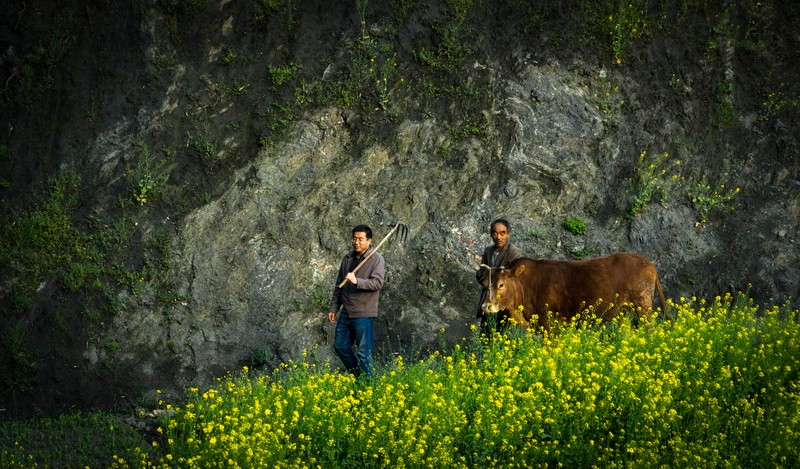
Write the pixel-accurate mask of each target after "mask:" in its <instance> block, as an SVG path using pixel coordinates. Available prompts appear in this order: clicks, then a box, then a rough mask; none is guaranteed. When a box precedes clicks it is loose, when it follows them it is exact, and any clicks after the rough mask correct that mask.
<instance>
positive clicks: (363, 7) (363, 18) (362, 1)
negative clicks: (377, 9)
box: [355, 0, 369, 40]
mask: <svg viewBox="0 0 800 469" xmlns="http://www.w3.org/2000/svg"><path fill="white" fill-rule="evenodd" d="M355 2H356V11H358V19H359V23H360V24H361V39H362V40H366V39H367V4H368V3H369V0H355Z"/></svg>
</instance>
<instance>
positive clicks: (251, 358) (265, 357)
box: [247, 348, 274, 367]
mask: <svg viewBox="0 0 800 469" xmlns="http://www.w3.org/2000/svg"><path fill="white" fill-rule="evenodd" d="M273 361H274V357H273V356H272V355H271V354H270V353H269V352H267V351H266V350H264V349H261V348H256V349H253V350H251V351H250V353H249V354H248V355H247V363H248V364H249V365H250V366H253V367H262V366H266V365H269V364H270V363H272V362H273Z"/></svg>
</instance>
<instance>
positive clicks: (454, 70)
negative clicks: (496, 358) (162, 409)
mask: <svg viewBox="0 0 800 469" xmlns="http://www.w3.org/2000/svg"><path fill="white" fill-rule="evenodd" d="M66 3H67V5H66V6H65V7H63V8H61V9H59V10H56V9H53V10H48V9H47V8H45V7H28V8H30V9H28V8H26V7H25V4H22V5H19V6H17V7H16V9H15V11H14V14H13V15H9V16H8V17H7V18H6V19H4V20H3V23H2V26H3V31H4V33H3V34H2V36H1V37H0V39H2V46H3V49H4V51H2V54H3V55H2V61H0V70H1V71H2V78H3V81H4V82H5V87H4V91H5V93H4V97H3V100H2V103H1V104H2V108H3V112H2V114H3V117H2V121H3V122H2V124H3V125H2V127H3V129H2V131H1V132H2V133H0V145H2V146H0V148H2V149H3V151H2V157H1V158H2V159H0V165H2V166H1V169H2V173H1V174H0V182H2V183H3V188H2V192H0V197H2V210H3V219H2V222H3V231H2V234H3V236H4V245H3V247H4V248H5V249H6V252H7V254H6V257H4V258H3V260H4V261H5V262H7V266H6V267H4V269H5V270H4V274H3V275H4V277H5V279H4V281H3V284H2V285H1V286H0V297H2V301H3V302H2V307H3V309H4V311H3V322H4V336H5V337H6V339H5V340H4V343H3V352H2V353H3V354H4V356H3V359H2V361H0V365H1V366H2V371H3V374H4V375H6V376H13V377H14V378H13V380H9V381H8V382H7V383H6V385H5V387H4V389H3V390H2V402H3V407H6V408H7V409H9V410H10V412H9V415H10V414H12V413H13V414H14V415H22V414H24V413H26V412H28V411H30V410H31V409H34V408H37V407H39V408H44V409H57V408H60V407H63V406H72V405H79V406H98V405H110V404H125V403H128V402H131V401H139V400H141V399H142V398H147V396H148V395H150V394H151V392H152V391H153V390H155V389H160V390H162V391H163V392H171V393H176V394H177V393H180V391H181V389H182V388H183V387H184V386H187V385H202V384H204V383H207V382H209V380H210V379H212V378H213V377H215V376H220V375H222V374H224V373H227V372H235V371H236V370H237V369H238V367H239V366H241V365H242V364H250V365H254V366H259V367H265V368H267V369H271V368H272V367H274V366H277V365H278V364H279V363H281V362H285V361H288V360H298V359H311V360H314V361H318V362H330V363H331V364H332V365H333V366H338V362H337V361H336V360H333V359H332V351H331V349H330V343H331V340H332V328H331V326H330V325H328V324H327V322H323V317H322V313H323V311H324V310H325V308H326V307H327V301H328V299H329V296H330V293H331V290H332V287H333V280H334V277H335V273H336V269H337V267H338V263H339V261H340V260H341V257H342V255H343V254H344V253H345V251H346V250H347V249H349V239H350V229H351V227H352V226H354V225H356V224H359V223H367V224H370V225H371V226H372V227H373V230H374V231H375V242H377V241H378V240H380V239H381V238H382V237H383V236H384V234H386V233H387V232H388V230H389V229H390V228H391V227H392V226H393V224H394V223H396V222H402V223H404V224H406V225H407V226H408V227H409V230H410V232H409V237H408V240H407V241H406V242H399V240H391V241H390V242H388V243H387V244H386V245H385V246H384V247H383V248H382V252H383V254H384V256H385V257H386V260H387V264H388V267H389V273H388V278H387V283H386V287H385V289H384V292H383V296H382V301H381V316H380V318H379V321H378V331H377V332H378V338H377V345H378V348H379V349H378V352H377V353H378V355H379V357H382V359H387V358H388V357H390V356H392V355H394V354H403V355H414V354H417V353H424V352H425V351H426V350H430V349H432V348H439V347H448V346H451V345H453V344H455V343H458V342H459V341H460V340H461V339H462V338H464V337H466V336H468V335H469V334H470V333H471V332H470V328H469V326H470V325H471V324H473V323H474V321H475V319H474V312H475V308H476V306H477V295H478V289H477V285H476V284H475V279H474V272H475V269H476V267H477V264H478V261H479V257H480V252H481V249H482V247H483V246H485V245H486V244H489V243H490V239H489V236H488V224H489V222H490V221H491V220H492V219H494V218H497V217H501V216H502V217H505V218H507V219H509V220H511V222H512V241H513V242H514V243H515V244H517V245H518V246H519V247H520V248H521V249H522V250H523V251H524V252H525V253H527V254H528V255H529V256H531V257H547V258H559V259H564V258H580V257H594V256H599V255H605V254H609V253H612V252H615V251H638V252H641V253H643V254H645V255H647V256H649V257H650V258H652V259H653V260H654V261H655V263H656V266H657V267H658V268H659V272H660V275H661V278H662V284H663V285H664V288H665V292H666V294H667V296H668V297H672V298H677V297H680V296H686V297H691V296H698V297H703V296H714V295H716V294H720V293H724V292H727V291H731V290H732V291H744V290H747V291H749V293H750V294H751V295H752V297H754V298H755V299H756V300H759V301H767V302H768V301H778V302H782V301H784V300H785V299H787V298H789V299H791V298H794V297H796V296H797V293H798V286H799V285H800V275H798V273H797V269H796V267H797V265H798V261H799V260H800V251H798V247H797V237H796V236H797V235H796V233H797V230H798V228H800V226H798V225H800V174H799V173H800V153H799V152H798V139H797V136H798V135H800V132H798V130H800V129H798V124H797V123H798V121H800V120H798V118H797V117H798V109H797V97H798V84H797V83H796V79H795V78H796V76H797V73H798V71H799V70H798V63H797V58H796V53H795V52H794V51H796V50H797V46H798V43H799V42H800V37H798V33H797V31H798V29H797V28H796V26H797V24H798V17H800V11H798V9H797V8H796V7H791V6H778V5H772V4H762V3H755V2H752V4H747V5H744V4H743V5H739V6H736V7H734V6H728V5H725V4H723V2H719V5H717V4H716V2H706V4H704V6H702V7H687V8H684V9H681V8H678V7H676V8H672V7H668V6H667V7H663V8H661V9H659V8H660V7H658V6H657V5H653V6H652V7H651V8H645V10H641V11H639V10H637V12H634V13H635V14H637V15H640V16H641V17H642V18H645V17H646V18H648V19H649V27H648V28H646V29H645V31H644V32H643V33H642V34H638V33H637V34H634V33H631V36H630V38H629V43H625V46H626V48H625V49H624V53H623V52H622V51H617V50H616V49H613V47H612V52H609V48H608V46H607V45H606V42H607V41H608V40H607V36H606V35H605V33H604V31H605V30H604V29H603V28H604V27H607V25H606V26H603V23H602V21H604V20H603V18H605V17H606V16H607V15H606V14H605V12H603V11H599V10H597V11H595V10H593V9H592V7H591V5H593V4H594V3H593V2H577V3H576V4H575V5H572V6H564V5H560V4H559V5H556V3H558V2H541V3H542V4H541V5H540V6H538V7H532V6H524V5H520V3H524V2H514V1H508V2H487V3H492V4H491V5H489V4H486V5H479V4H478V3H475V4H474V5H473V4H472V3H471V2H463V4H462V3H459V2H452V1H443V2H438V1H418V2H402V1H390V2H374V3H373V2H369V4H368V8H367V10H366V13H365V17H364V20H365V21H364V22H363V23H362V22H361V21H360V20H361V19H362V17H361V16H359V14H358V12H357V11H356V9H355V5H353V4H352V2H345V1H339V2H294V1H273V2H267V1H263V2H227V1H222V2H203V1H194V2H170V1H160V2H157V1H148V2H133V3H132V4H126V5H125V6H119V5H110V4H104V3H102V2H100V3H98V4H88V3H86V4H84V3H81V2H66ZM653 3H658V4H659V5H662V3H663V2H662V3H659V2H653ZM744 3H748V2H744ZM459 5H460V6H459ZM662 6H663V5H662ZM618 8H619V9H624V8H626V7H625V6H622V5H621V6H619V7H618ZM462 13H463V14H462ZM629 13H630V12H629ZM612 16H613V15H612ZM642 28H644V26H643V25H642ZM612 46H619V43H617V42H615V43H613V44H612ZM620 47H621V46H620ZM616 59H619V62H620V63H616V62H617V60H616ZM756 64H758V65H756ZM665 153H666V154H668V156H666V157H665V156H663V155H664V154H665ZM678 161H680V164H678V163H677V162H678ZM60 174H70V175H74V177H75V179H77V180H78V181H79V182H77V184H76V185H75V186H74V188H73V189H74V191H73V192H74V199H75V205H74V206H70V207H71V208H70V209H69V210H68V211H67V213H66V215H67V216H68V219H69V221H68V222H67V223H66V224H61V225H59V226H61V227H62V228H63V227H64V226H67V225H68V227H69V229H71V230H73V231H70V232H69V233H71V235H70V236H71V238H70V239H75V237H78V238H79V239H80V241H81V242H80V243H79V244H80V245H81V246H83V248H75V249H74V250H70V251H68V252H67V254H69V255H65V259H67V261H66V262H67V263H69V262H73V263H75V264H76V265H78V264H79V265H81V266H83V267H82V270H81V269H77V268H75V267H73V266H71V265H72V264H69V265H67V264H64V265H56V266H51V267H50V268H47V269H40V270H37V271H36V272H35V275H34V274H32V273H31V271H32V269H28V268H26V267H25V266H28V265H32V263H34V261H33V260H32V259H35V258H36V257H35V255H34V254H31V252H34V251H35V252H41V250H43V249H44V250H45V252H44V254H43V255H50V254H49V251H46V249H55V251H53V252H57V253H62V251H63V250H64V249H66V248H64V247H63V246H62V247H61V248H59V247H58V246H56V247H49V248H48V247H47V245H43V244H41V243H39V244H36V243H32V242H31V243H32V244H31V245H32V246H34V247H35V249H34V250H33V251H29V250H25V249H26V248H25V246H27V245H26V244H25V243H28V242H30V239H29V238H30V236H29V237H28V238H26V237H25V236H23V234H24V233H23V234H20V230H18V229H17V228H15V227H18V226H23V225H24V226H29V225H30V226H38V225H35V224H32V222H31V220H35V219H36V218H35V216H34V215H36V214H37V213H39V214H41V213H45V214H47V213H55V212H52V211H51V212H47V211H43V209H42V208H41V207H42V203H41V202H40V201H41V200H42V199H43V198H44V199H46V197H47V195H46V194H51V197H53V196H52V194H53V191H52V190H51V189H49V187H51V186H52V184H50V185H48V182H47V181H48V179H49V178H52V177H56V176H58V175H60ZM701 183H702V185H700V184H701ZM722 184H725V187H720V185H722ZM733 188H739V189H740V191H739V192H738V193H737V192H733V191H732V190H733ZM37 194H44V195H37ZM642 200H644V202H643V203H641V204H639V202H641V201H642ZM729 208H730V209H732V210H728V209H729ZM704 209H710V211H709V212H708V214H707V216H706V214H705V212H704V211H703V210H704ZM53 210H55V209H53ZM56 212H57V210H56ZM567 218H572V219H576V220H578V221H580V222H583V223H585V226H586V229H585V233H584V234H575V233H573V232H571V231H569V230H567V229H565V227H564V221H565V220H566V219H567ZM699 221H702V223H698V222H699ZM36 249H38V250H39V251H36ZM59 249H61V250H59ZM85 251H91V252H93V253H95V254H94V255H93V256H85V258H84V256H83V254H81V253H83V252H85ZM31 276H33V277H32V278H29V277H31ZM28 284H33V285H35V288H29V289H28V290H26V289H25V288H24V286H25V285H28ZM20 298H24V301H23V300H21V299H20ZM305 352H307V353H308V354H310V355H309V356H310V358H309V357H308V356H307V357H306V358H301V357H304V353H305Z"/></svg>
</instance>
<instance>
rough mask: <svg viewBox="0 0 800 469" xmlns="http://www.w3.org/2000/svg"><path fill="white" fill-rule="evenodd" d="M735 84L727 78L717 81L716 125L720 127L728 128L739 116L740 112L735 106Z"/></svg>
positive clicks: (715, 95)
mask: <svg viewBox="0 0 800 469" xmlns="http://www.w3.org/2000/svg"><path fill="white" fill-rule="evenodd" d="M732 94H733V85H731V83H730V82H729V81H727V80H722V81H720V82H719V83H717V88H716V91H715V94H714V97H715V102H716V103H715V104H716V109H715V110H716V126H717V127H718V128H720V129H728V128H730V127H731V126H732V125H733V124H734V123H735V122H736V119H737V118H738V117H739V113H738V112H737V111H736V109H735V108H734V106H733V99H732Z"/></svg>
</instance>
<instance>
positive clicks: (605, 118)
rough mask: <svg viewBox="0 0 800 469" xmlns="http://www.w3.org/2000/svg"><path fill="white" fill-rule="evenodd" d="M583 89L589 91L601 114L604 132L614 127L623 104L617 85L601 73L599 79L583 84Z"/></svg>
mask: <svg viewBox="0 0 800 469" xmlns="http://www.w3.org/2000/svg"><path fill="white" fill-rule="evenodd" d="M584 89H585V90H586V91H588V92H589V93H590V96H591V100H592V102H593V103H594V104H595V106H597V108H598V109H599V110H600V113H601V114H602V122H603V129H604V130H605V131H606V132H611V131H612V130H614V129H616V128H617V120H618V118H619V116H620V114H621V113H622V106H623V105H624V104H625V100H624V99H623V98H622V95H621V93H620V90H619V86H615V85H612V84H611V82H609V81H608V80H606V77H605V76H604V75H601V76H600V78H599V79H597V80H592V81H590V82H589V83H588V84H586V85H584Z"/></svg>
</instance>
